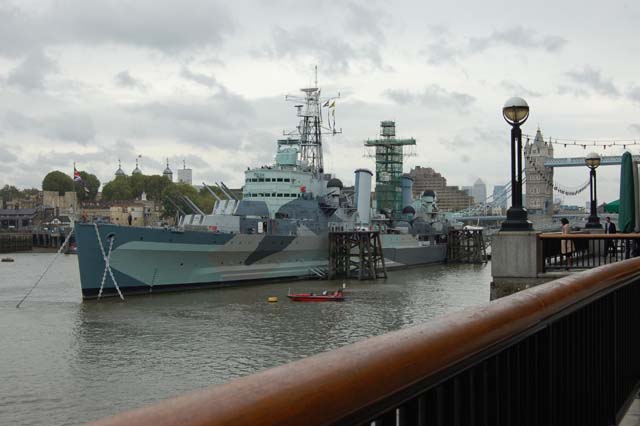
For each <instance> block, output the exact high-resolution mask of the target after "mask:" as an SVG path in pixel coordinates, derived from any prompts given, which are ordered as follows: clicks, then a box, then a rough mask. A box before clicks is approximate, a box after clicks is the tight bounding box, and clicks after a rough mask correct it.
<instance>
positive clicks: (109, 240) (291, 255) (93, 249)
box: [76, 224, 446, 299]
mask: <svg viewBox="0 0 640 426" xmlns="http://www.w3.org/2000/svg"><path fill="white" fill-rule="evenodd" d="M76 233H77V234H76V238H77V241H78V261H79V265H80V278H81V285H82V296H83V298H85V299H92V298H96V297H98V295H99V294H100V295H101V296H114V295H117V294H118V293H117V289H116V283H117V286H118V289H119V290H120V292H122V294H149V293H156V292H165V291H183V290H191V289H198V288H206V287H223V286H230V285H246V284H256V283H260V282H273V281H286V280H294V279H300V278H309V277H314V276H315V275H316V274H317V271H322V270H326V268H327V265H328V238H327V236H326V235H310V236H286V235H265V234H262V235H256V234H227V233H216V232H207V231H188V230H185V231H175V230H171V229H160V228H143V227H127V226H119V225H109V224H100V225H93V224H77V225H76ZM407 237H408V238H410V236H402V235H387V236H383V247H384V246H385V242H386V247H385V249H384V255H385V258H386V261H387V263H388V265H389V267H390V268H397V267H402V266H407V265H420V264H429V263H437V262H442V261H444V260H445V256H446V247H445V245H442V244H434V245H430V246H416V245H415V244H414V245H410V244H406V243H403V241H404V240H406V238H407ZM98 239H100V242H102V248H103V250H104V255H103V254H102V249H101V248H100V242H99V240H98ZM385 239H386V241H385ZM107 260H108V264H109V267H110V269H111V273H112V274H113V278H112V277H111V273H109V271H108V270H107V269H106V265H107ZM314 271H315V272H314ZM114 279H115V283H114Z"/></svg>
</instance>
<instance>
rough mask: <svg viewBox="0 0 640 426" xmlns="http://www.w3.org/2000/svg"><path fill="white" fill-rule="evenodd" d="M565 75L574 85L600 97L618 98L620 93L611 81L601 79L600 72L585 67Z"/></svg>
mask: <svg viewBox="0 0 640 426" xmlns="http://www.w3.org/2000/svg"><path fill="white" fill-rule="evenodd" d="M566 75H567V76H568V77H569V78H570V79H571V80H572V81H573V82H574V83H576V84H578V85H581V86H584V87H586V88H587V89H590V90H593V91H595V92H596V93H599V94H601V95H605V96H610V97H614V98H615V97H618V96H620V91H619V90H618V88H617V87H616V86H615V84H613V81H612V80H611V79H607V78H603V77H602V74H601V73H600V70H596V69H593V68H591V67H589V66H585V67H584V68H583V69H582V70H576V71H569V72H567V73H566Z"/></svg>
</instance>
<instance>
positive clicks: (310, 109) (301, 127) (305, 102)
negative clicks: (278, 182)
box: [284, 66, 342, 173]
mask: <svg viewBox="0 0 640 426" xmlns="http://www.w3.org/2000/svg"><path fill="white" fill-rule="evenodd" d="M300 90H301V91H302V92H303V93H304V95H303V96H294V95H287V96H286V97H285V100H287V101H292V102H295V103H296V105H295V106H294V107H295V108H296V109H297V116H298V117H299V118H300V122H299V124H298V126H296V129H295V130H292V131H289V132H286V131H285V132H284V135H285V136H287V137H288V139H289V140H290V141H296V142H297V143H298V145H299V146H300V160H301V161H303V162H306V163H307V164H308V165H309V167H310V168H311V169H312V170H313V171H314V172H315V173H324V163H323V155H322V135H335V134H338V133H342V129H340V130H336V126H335V106H336V99H338V98H339V97H340V94H338V96H332V97H324V98H323V97H321V91H320V89H319V88H318V67H317V66H316V67H315V86H314V87H307V88H303V89H300ZM323 109H325V110H326V114H327V119H326V121H327V124H324V120H323ZM331 119H333V123H332V122H331Z"/></svg>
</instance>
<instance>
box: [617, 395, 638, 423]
mask: <svg viewBox="0 0 640 426" xmlns="http://www.w3.org/2000/svg"><path fill="white" fill-rule="evenodd" d="M620 426H640V398H636V399H635V400H634V401H633V402H632V403H631V407H629V411H627V414H626V415H625V416H624V418H623V419H622V421H621V422H620Z"/></svg>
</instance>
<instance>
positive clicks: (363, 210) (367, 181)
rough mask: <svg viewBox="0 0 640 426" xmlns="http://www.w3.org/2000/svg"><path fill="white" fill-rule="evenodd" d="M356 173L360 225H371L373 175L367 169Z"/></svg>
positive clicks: (357, 207)
mask: <svg viewBox="0 0 640 426" xmlns="http://www.w3.org/2000/svg"><path fill="white" fill-rule="evenodd" d="M355 173H356V197H355V198H356V209H358V216H359V217H360V223H365V224H368V223H369V217H370V215H371V213H370V212H371V177H372V176H373V173H371V171H370V170H367V169H358V170H356V171H355Z"/></svg>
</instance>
